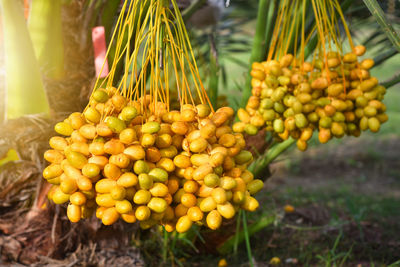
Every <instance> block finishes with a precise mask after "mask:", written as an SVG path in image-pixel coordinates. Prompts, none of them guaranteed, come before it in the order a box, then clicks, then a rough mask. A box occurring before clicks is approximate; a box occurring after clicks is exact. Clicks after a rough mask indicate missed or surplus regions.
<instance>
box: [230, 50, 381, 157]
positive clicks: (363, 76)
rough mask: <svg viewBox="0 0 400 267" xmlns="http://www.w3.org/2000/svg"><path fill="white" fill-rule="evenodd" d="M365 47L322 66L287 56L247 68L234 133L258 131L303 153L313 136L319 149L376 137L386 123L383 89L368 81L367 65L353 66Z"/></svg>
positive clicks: (366, 62)
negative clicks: (247, 87)
mask: <svg viewBox="0 0 400 267" xmlns="http://www.w3.org/2000/svg"><path fill="white" fill-rule="evenodd" d="M364 53H365V47H363V46H356V47H354V49H353V52H351V53H347V54H345V55H343V56H341V55H339V53H337V52H329V53H327V57H326V60H325V59H324V60H315V61H314V62H303V63H301V62H299V61H298V60H296V59H294V58H293V56H292V55H291V54H286V55H284V56H283V57H282V58H281V59H280V60H269V61H265V62H261V63H257V62H256V63H253V65H252V71H251V75H252V87H253V88H252V96H251V97H250V98H249V100H248V102H247V105H246V108H244V109H243V108H242V109H239V110H238V118H239V120H240V121H239V122H237V123H235V124H234V125H233V130H234V131H235V132H239V133H247V134H249V135H255V134H257V132H258V131H259V130H260V129H261V128H265V129H266V130H267V131H270V132H272V133H273V135H274V136H275V137H276V139H277V140H279V141H282V140H286V139H288V138H289V137H292V138H294V139H296V140H297V147H298V148H299V149H300V150H302V151H304V150H306V149H307V141H308V140H310V138H311V137H312V135H313V133H314V131H318V138H319V141H320V142H321V143H326V142H328V141H329V140H330V139H331V138H333V137H336V138H341V137H343V136H344V135H351V136H356V137H357V136H359V135H360V134H361V132H362V131H365V130H370V131H371V132H377V131H379V129H380V126H381V124H382V123H384V122H386V121H387V120H388V116H387V114H386V113H385V111H386V106H385V104H383V103H382V100H383V97H384V95H385V93H386V89H385V88H384V87H383V86H382V85H379V82H378V80H377V79H376V78H375V77H371V76H370V72H369V70H370V68H372V67H373V65H374V61H373V60H372V59H364V60H362V61H358V57H359V56H361V55H363V54H364Z"/></svg>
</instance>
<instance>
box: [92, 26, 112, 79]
mask: <svg viewBox="0 0 400 267" xmlns="http://www.w3.org/2000/svg"><path fill="white" fill-rule="evenodd" d="M92 41H93V48H94V65H95V69H96V76H97V77H99V78H104V77H106V76H107V75H108V72H109V70H108V61H107V58H106V53H107V47H106V37H105V30H104V27H103V26H98V27H94V28H93V29H92ZM103 64H104V67H103ZM102 67H103V71H102V70H101V68H102Z"/></svg>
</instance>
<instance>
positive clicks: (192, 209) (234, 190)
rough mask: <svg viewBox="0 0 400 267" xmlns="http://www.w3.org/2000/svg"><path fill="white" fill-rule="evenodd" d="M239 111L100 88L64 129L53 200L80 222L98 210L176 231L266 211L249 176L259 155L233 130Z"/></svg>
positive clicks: (53, 168)
mask: <svg viewBox="0 0 400 267" xmlns="http://www.w3.org/2000/svg"><path fill="white" fill-rule="evenodd" d="M102 114H104V115H102ZM233 115H234V112H233V110H232V109H231V108H228V107H223V108H220V109H218V110H217V111H216V112H211V109H210V108H209V106H207V105H205V104H199V105H196V106H194V105H191V104H185V105H183V106H182V107H181V109H180V111H177V110H174V111H168V110H167V107H166V105H165V104H164V103H161V102H152V101H151V97H150V96H146V97H142V98H140V99H138V100H136V101H130V100H129V101H128V100H127V99H126V98H125V97H123V96H121V95H120V93H119V91H117V90H116V89H115V88H108V89H98V90H96V91H95V92H94V93H93V95H92V97H91V100H90V103H89V105H88V107H87V108H86V110H85V111H84V112H83V113H73V114H71V115H70V116H69V117H68V118H67V119H65V120H64V121H63V122H59V123H57V124H56V125H55V131H56V132H57V133H58V134H60V135H61V136H54V137H52V138H51V139H50V146H51V148H52V149H51V150H48V151H47V152H45V154H44V157H45V159H46V160H47V161H48V162H50V163H51V164H50V165H49V166H48V167H47V168H46V169H45V170H44V171H43V176H44V178H45V179H46V180H47V181H48V182H49V183H51V184H53V186H52V188H51V190H50V192H49V194H48V197H49V199H50V200H52V201H53V202H54V203H56V204H63V203H68V207H67V216H68V218H69V220H70V221H71V222H78V221H79V220H80V219H82V218H87V217H90V216H92V214H93V213H95V214H96V217H97V218H99V219H101V220H102V222H103V224H105V225H111V224H113V223H115V222H116V221H117V220H118V219H119V218H121V219H122V220H124V221H125V222H127V223H134V222H136V221H140V226H141V227H142V228H149V227H151V226H153V225H156V224H162V225H164V226H165V229H166V230H167V231H173V230H175V229H176V230H177V231H178V232H185V231H187V230H189V229H190V227H191V226H192V224H193V223H197V224H200V225H206V226H208V227H209V228H211V229H217V228H218V227H219V226H220V225H221V223H222V220H223V218H225V219H230V218H233V217H234V215H235V213H236V212H237V211H238V210H239V209H244V210H247V211H254V210H255V209H257V207H258V206H259V203H258V201H257V200H256V199H255V198H254V197H252V195H253V194H255V193H257V192H258V191H259V190H261V189H262V187H263V182H262V181H261V180H258V179H254V177H253V175H252V173H251V172H250V171H248V170H247V166H248V165H249V164H250V163H251V162H252V160H253V157H252V154H251V153H250V152H249V151H246V150H244V147H245V140H244V138H243V135H242V134H240V133H234V132H233V131H232V129H231V127H230V126H229V123H230V121H231V119H232V117H233Z"/></svg>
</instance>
